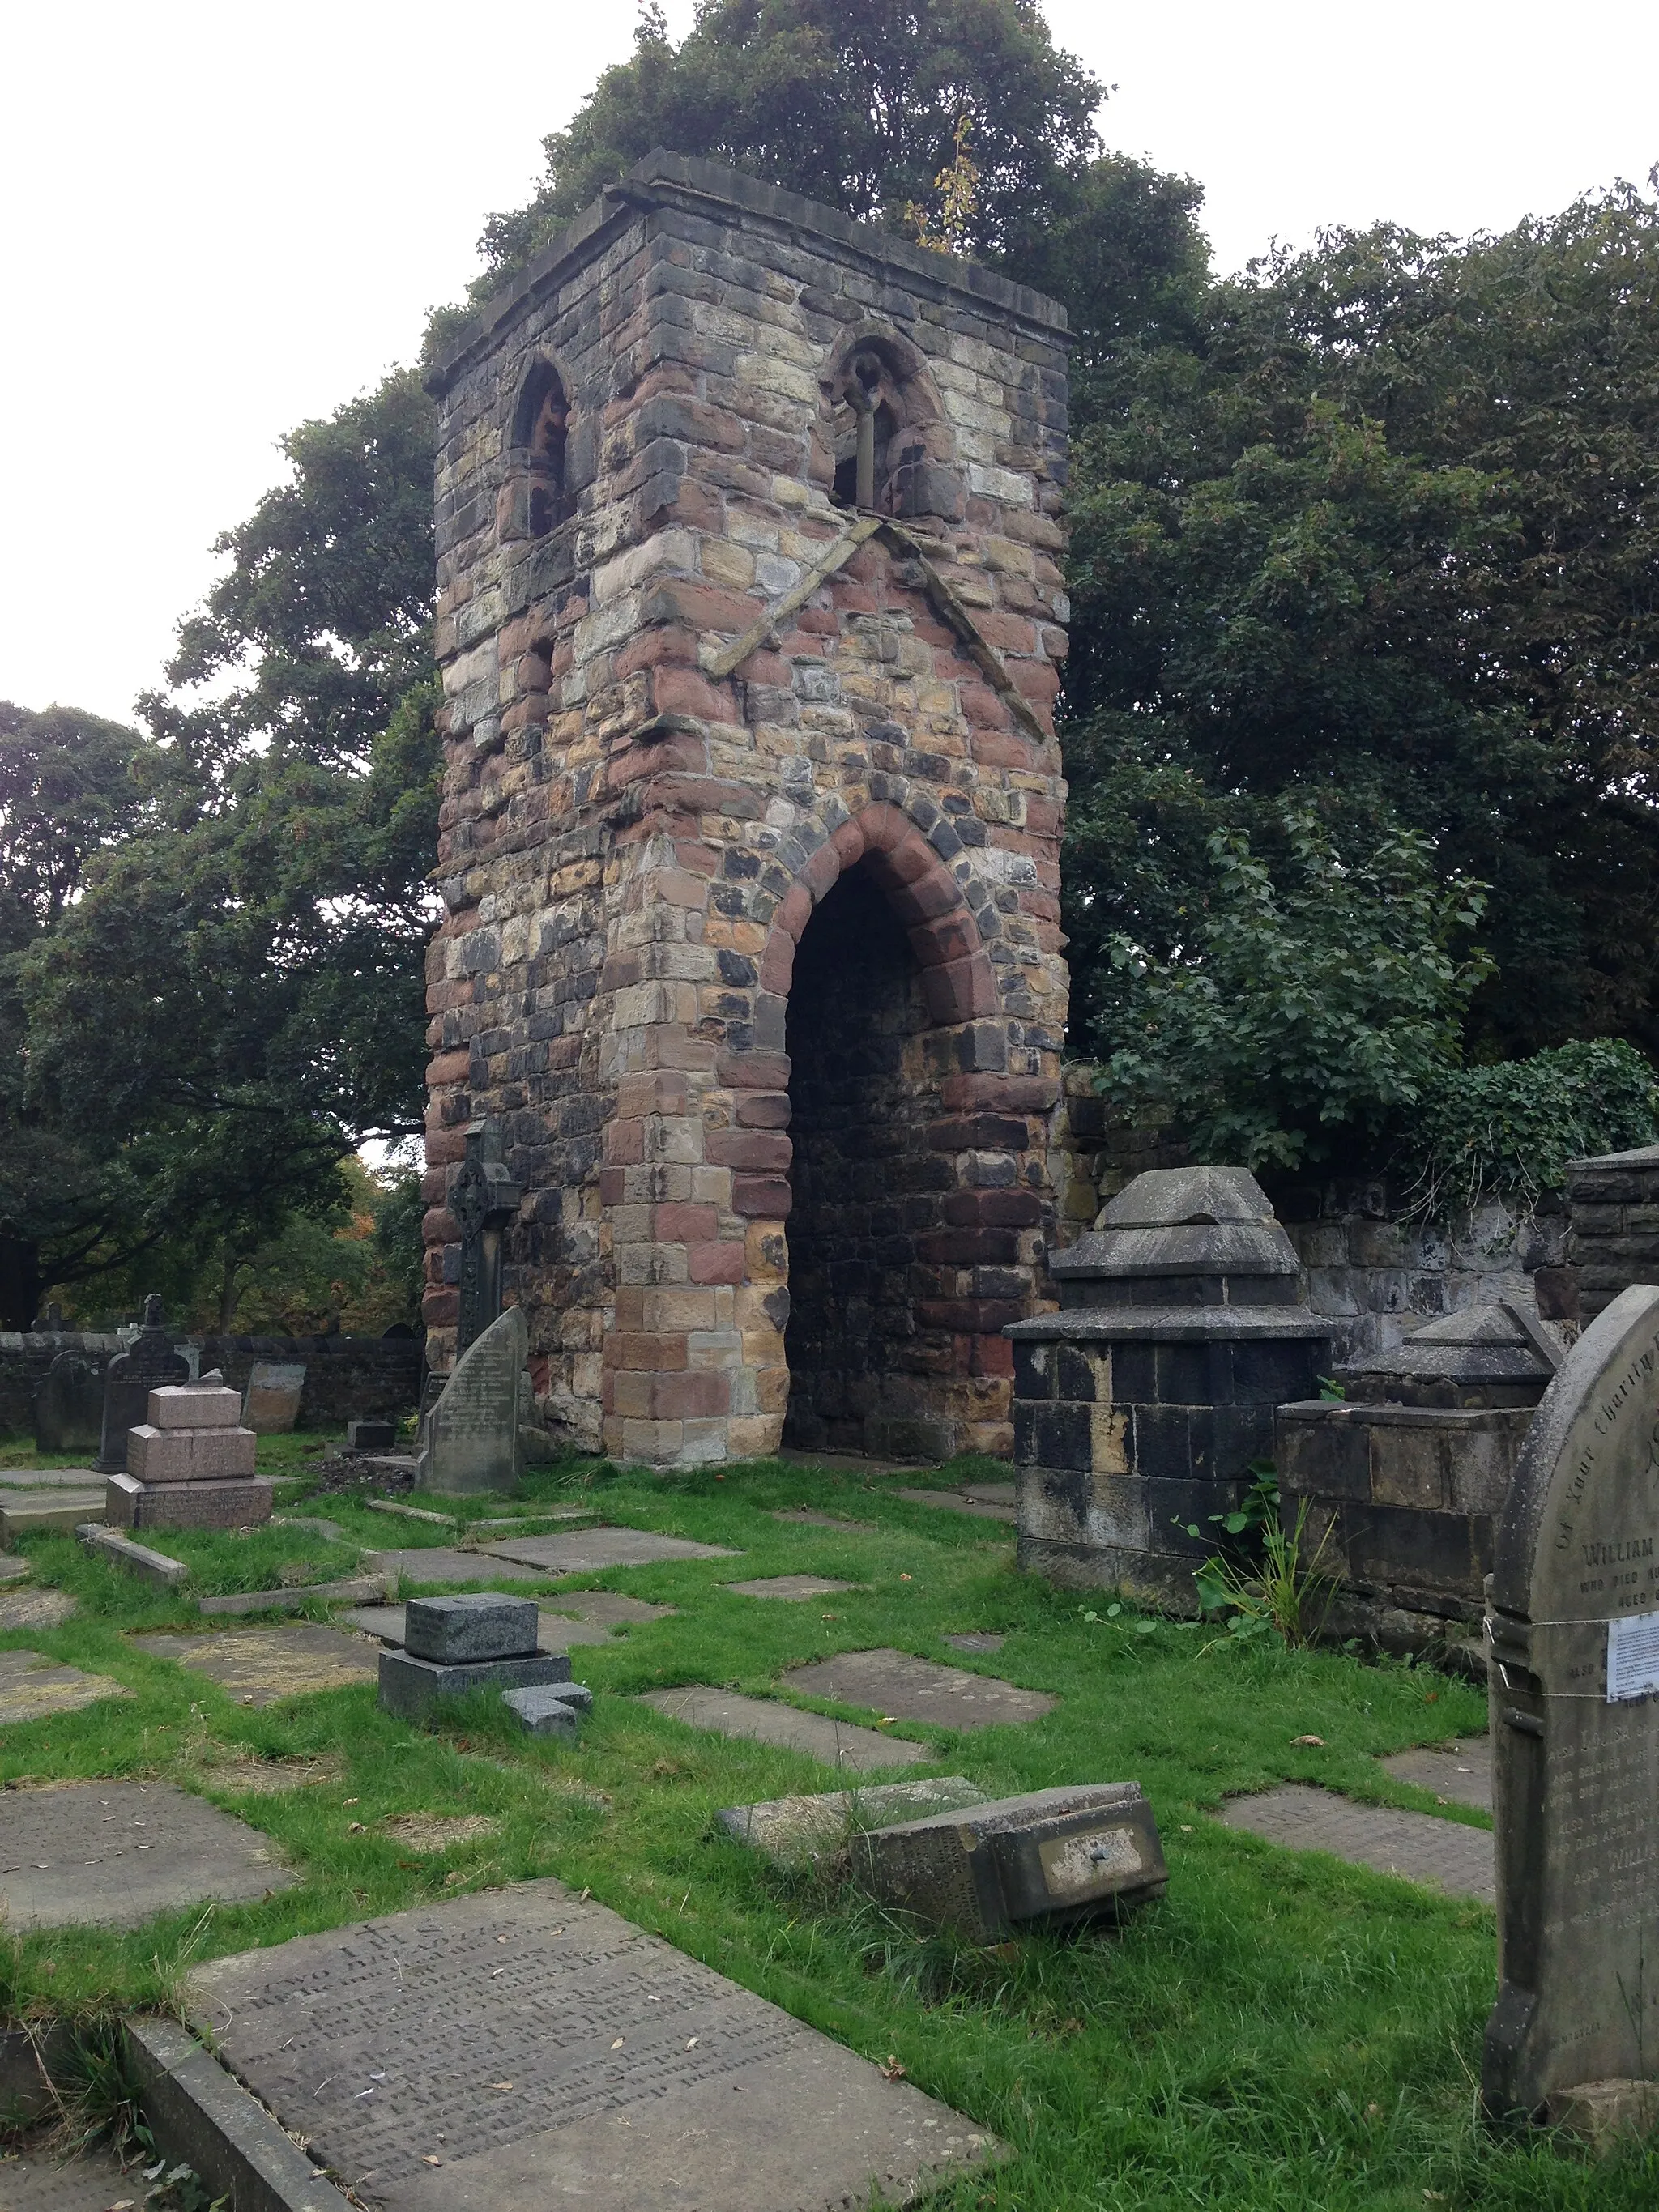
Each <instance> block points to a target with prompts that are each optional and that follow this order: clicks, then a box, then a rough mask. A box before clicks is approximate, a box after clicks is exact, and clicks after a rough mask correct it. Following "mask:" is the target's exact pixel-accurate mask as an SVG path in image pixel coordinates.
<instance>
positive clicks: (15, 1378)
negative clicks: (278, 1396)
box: [0, 1329, 422, 1436]
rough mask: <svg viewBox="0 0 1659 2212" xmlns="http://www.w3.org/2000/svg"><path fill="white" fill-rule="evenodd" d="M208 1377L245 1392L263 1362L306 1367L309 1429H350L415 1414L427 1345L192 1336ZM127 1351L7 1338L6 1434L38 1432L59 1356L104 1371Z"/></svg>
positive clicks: (369, 1339) (106, 1338)
mask: <svg viewBox="0 0 1659 2212" xmlns="http://www.w3.org/2000/svg"><path fill="white" fill-rule="evenodd" d="M192 1347H194V1348H195V1349H196V1350H197V1352H198V1353H199V1355H200V1365H201V1368H202V1370H203V1371H204V1372H205V1371H206V1370H208V1369H209V1368H212V1367H217V1368H219V1369H220V1370H222V1373H223V1375H224V1378H225V1380H226V1382H227V1383H229V1384H230V1386H231V1388H232V1389H236V1390H245V1389H246V1388H247V1379H248V1376H249V1374H250V1373H251V1372H252V1368H253V1364H254V1362H255V1361H256V1360H275V1361H280V1362H283V1363H284V1364H289V1363H291V1364H295V1365H296V1366H298V1365H303V1367H304V1368H305V1370H306V1385H305V1391H304V1395H302V1396H301V1401H300V1423H299V1425H300V1426H301V1428H302V1429H331V1428H335V1429H337V1428H343V1426H344V1425H345V1423H346V1422H347V1421H348V1420H352V1419H360V1418H361V1419H369V1420H374V1419H387V1418H390V1417H392V1416H395V1415H398V1414H400V1413H410V1412H412V1411H413V1410H414V1407H415V1405H416V1401H417V1400H418V1399H419V1397H420V1394H421V1377H422V1343H421V1340H420V1338H418V1337H413V1336H404V1337H398V1336H202V1337H195V1336H188V1337H180V1338H179V1350H180V1351H181V1352H189V1351H190V1350H191V1348H192ZM122 1349H123V1346H122V1341H121V1339H120V1338H119V1337H118V1336H116V1335H114V1334H92V1333H89V1332H86V1331H82V1330H79V1329H54V1330H52V1331H51V1332H50V1333H42V1334H40V1335H24V1334H20V1333H19V1332H18V1331H16V1330H6V1331H3V1332H0V1434H3V1435H6V1436H32V1435H33V1432H34V1391H35V1386H36V1385H37V1384H38V1383H39V1382H40V1378H41V1376H43V1375H45V1373H46V1370H47V1368H48V1367H50V1366H51V1364H52V1361H53V1360H54V1359H55V1358H57V1357H58V1353H59V1352H79V1353H80V1354H81V1356H82V1358H85V1359H88V1360H90V1361H93V1362H94V1363H95V1364H97V1365H98V1366H100V1367H102V1366H103V1365H104V1364H106V1362H107V1361H108V1360H110V1359H112V1358H113V1357H114V1355H115V1354H116V1353H117V1352H119V1351H121V1350H122Z"/></svg>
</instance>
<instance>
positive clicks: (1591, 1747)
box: [1481, 1284, 1659, 2130]
mask: <svg viewBox="0 0 1659 2212" xmlns="http://www.w3.org/2000/svg"><path fill="white" fill-rule="evenodd" d="M1495 1558H1496V1562H1497V1565H1496V1570H1495V1571H1494V1573H1493V1574H1492V1577H1491V1580H1490V1582H1489V1583H1488V1591H1489V1599H1490V1602H1489V1607H1488V1613H1487V1633H1488V1636H1489V1638H1490V1642H1491V1659H1490V1677H1489V1679H1490V1686H1491V1701H1492V1748H1493V1777H1492V1778H1493V1816H1494V1821H1495V1825H1496V1829H1497V1860H1498V2002H1497V2004H1496V2006H1495V2007H1494V2008H1493V2010H1492V2018H1491V2020H1490V2021H1489V2022H1488V2023H1487V2027H1486V2057H1485V2064H1484V2069H1483V2076H1482V2083H1481V2091H1482V2098H1483V2101H1484V2103H1485V2106H1486V2112H1487V2113H1488V2115H1489V2116H1490V2117H1491V2118H1494V2119H1503V2118H1511V2117H1514V2116H1516V2115H1520V2116H1524V2117H1532V2118H1537V2117H1547V2118H1550V2119H1553V2120H1557V2121H1570V2120H1571V2119H1572V2118H1574V2116H1575V2115H1582V2114H1583V2113H1585V2112H1594V2113H1595V2114H1596V2116H1597V2118H1596V2125H1597V2128H1598V2130H1605V2129H1606V2128H1607V2126H1609V2125H1611V2126H1612V2127H1613V2129H1614V2130H1616V2129H1617V2128H1618V2126H1619V2125H1620V2123H1621V2121H1622V2122H1623V2123H1624V2124H1629V2125H1632V2126H1635V2125H1641V2124H1645V2123H1646V2121H1647V2120H1648V2119H1649V2118H1650V2116H1651V2115H1652V2114H1653V2113H1654V2112H1655V2111H1656V2109H1659V2087H1656V2085H1659V1838H1656V1834H1655V1827H1654V1814H1655V1807H1656V1805H1659V1288H1654V1287H1653V1286H1651V1285H1646V1284H1637V1285H1634V1286H1633V1287H1632V1288H1631V1289H1629V1290H1627V1291H1624V1292H1623V1293H1622V1294H1621V1295H1620V1297H1617V1298H1616V1299H1614V1301H1613V1304H1611V1305H1610V1306H1608V1307H1607V1309H1606V1310H1605V1311H1603V1312H1602V1313H1601V1314H1599V1315H1598V1316H1596V1318H1595V1321H1594V1322H1591V1324H1590V1326H1589V1328H1588V1329H1586V1331H1585V1332H1584V1334H1583V1336H1582V1337H1581V1338H1580V1339H1579V1340H1578V1342H1577V1344H1576V1345H1575V1346H1573V1348H1572V1350H1571V1352H1570V1353H1569V1354H1568V1355H1567V1358H1566V1360H1565V1364H1563V1366H1562V1367H1561V1368H1560V1370H1559V1372H1558V1373H1557V1375H1556V1376H1555V1379H1554V1381H1553V1383H1551V1384H1550V1387H1549V1389H1548V1390H1547V1392H1546V1393H1545V1395H1544V1399H1543V1402H1542V1403H1541V1406H1540V1407H1539V1409H1538V1412H1537V1414H1536V1416H1535V1417H1534V1421H1533V1424H1532V1427H1531V1429H1530V1431H1528V1437H1527V1440H1526V1443H1525V1444H1524V1445H1523V1446H1522V1450H1521V1455H1520V1457H1519V1459H1518V1460H1517V1462H1516V1472H1515V1480H1514V1482H1513V1484H1512V1486H1511V1487H1510V1494H1509V1499H1508V1503H1507V1505H1506V1507H1505V1510H1504V1516H1503V1518H1502V1520H1501V1522H1499V1525H1498V1539H1497V1547H1496V1552H1495Z"/></svg>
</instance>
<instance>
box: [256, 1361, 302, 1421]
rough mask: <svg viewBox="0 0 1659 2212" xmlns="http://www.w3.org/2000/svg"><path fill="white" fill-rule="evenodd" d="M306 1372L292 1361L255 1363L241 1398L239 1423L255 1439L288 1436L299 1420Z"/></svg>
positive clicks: (300, 1365)
mask: <svg viewBox="0 0 1659 2212" xmlns="http://www.w3.org/2000/svg"><path fill="white" fill-rule="evenodd" d="M305 1387H306V1370H305V1368H304V1366H303V1365H302V1364H296V1363H294V1362H291V1361H284V1362H277V1361H274V1360H266V1359H261V1360H257V1361H256V1362H255V1363H254V1366H253V1370H252V1373H251V1374H250V1375H249V1376H248V1379H247V1389H246V1394H245V1395H244V1396H243V1399H242V1422H243V1425H244V1426H245V1427H246V1428H250V1429H252V1431H253V1433H254V1435H255V1436H256V1437H288V1436H292V1435H293V1433H294V1426H295V1422H296V1421H298V1419H299V1418H300V1399H301V1395H302V1394H303V1392H304V1390H305Z"/></svg>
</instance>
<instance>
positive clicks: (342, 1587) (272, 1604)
mask: <svg viewBox="0 0 1659 2212" xmlns="http://www.w3.org/2000/svg"><path fill="white" fill-rule="evenodd" d="M385 1595H386V1577H385V1575H382V1574H374V1575H348V1576H347V1577H346V1578H345V1579H344V1581H343V1582H337V1583H295V1584H293V1585H291V1586H290V1587H289V1589H268V1590H231V1591H229V1592H228V1593H227V1594H226V1595H225V1596H223V1597H203V1598H197V1601H196V1610H197V1613H203V1614H205V1615H206V1616H208V1617H209V1618H210V1619H228V1620H234V1619H235V1618H236V1617H237V1616H238V1615H239V1614H242V1613H297V1612H298V1611H300V1609H301V1607H305V1606H307V1605H370V1604H373V1603H374V1601H375V1599H377V1598H383V1597H384V1596H385Z"/></svg>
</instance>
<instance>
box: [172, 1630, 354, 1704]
mask: <svg viewBox="0 0 1659 2212" xmlns="http://www.w3.org/2000/svg"><path fill="white" fill-rule="evenodd" d="M132 1643H133V1648H134V1649H135V1650H139V1651H146V1652H148V1653H149V1655H150V1656H151V1657H152V1658H155V1659H176V1660H177V1661H178V1662H179V1665H180V1666H181V1667H185V1668H188V1669H189V1671H190V1672H191V1674H201V1675H204V1676H205V1677H206V1679H207V1680H209V1681H210V1682H217V1683H218V1685H219V1686H220V1687H221V1688H222V1689H223V1690H226V1691H228V1692H229V1694H230V1695H231V1696H232V1697H233V1698H237V1699H240V1700H241V1701H242V1703H243V1704H244V1705H250V1704H251V1705H270V1703H271V1701H272V1700H273V1699H276V1698H292V1697H298V1696H301V1695H303V1694H305V1693H307V1692H311V1691H313V1690H337V1689H340V1688H342V1687H343V1686H344V1685H346V1684H348V1683H351V1682H372V1681H373V1680H374V1666H375V1655H374V1647H373V1646H372V1645H371V1644H366V1643H365V1642H364V1641H363V1640H362V1638H361V1637H357V1636H345V1635H343V1634H342V1633H341V1632H340V1631H339V1630H338V1629H337V1628H324V1627H321V1626H319V1625H318V1624H317V1623H316V1622H315V1621H296V1622H295V1623H293V1624H292V1625H291V1626H288V1627H285V1628H248V1629H238V1630H234V1631H229V1632H226V1633H224V1634H222V1635H213V1634H208V1635H201V1636H135V1637H134V1638H133V1639H132Z"/></svg>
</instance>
